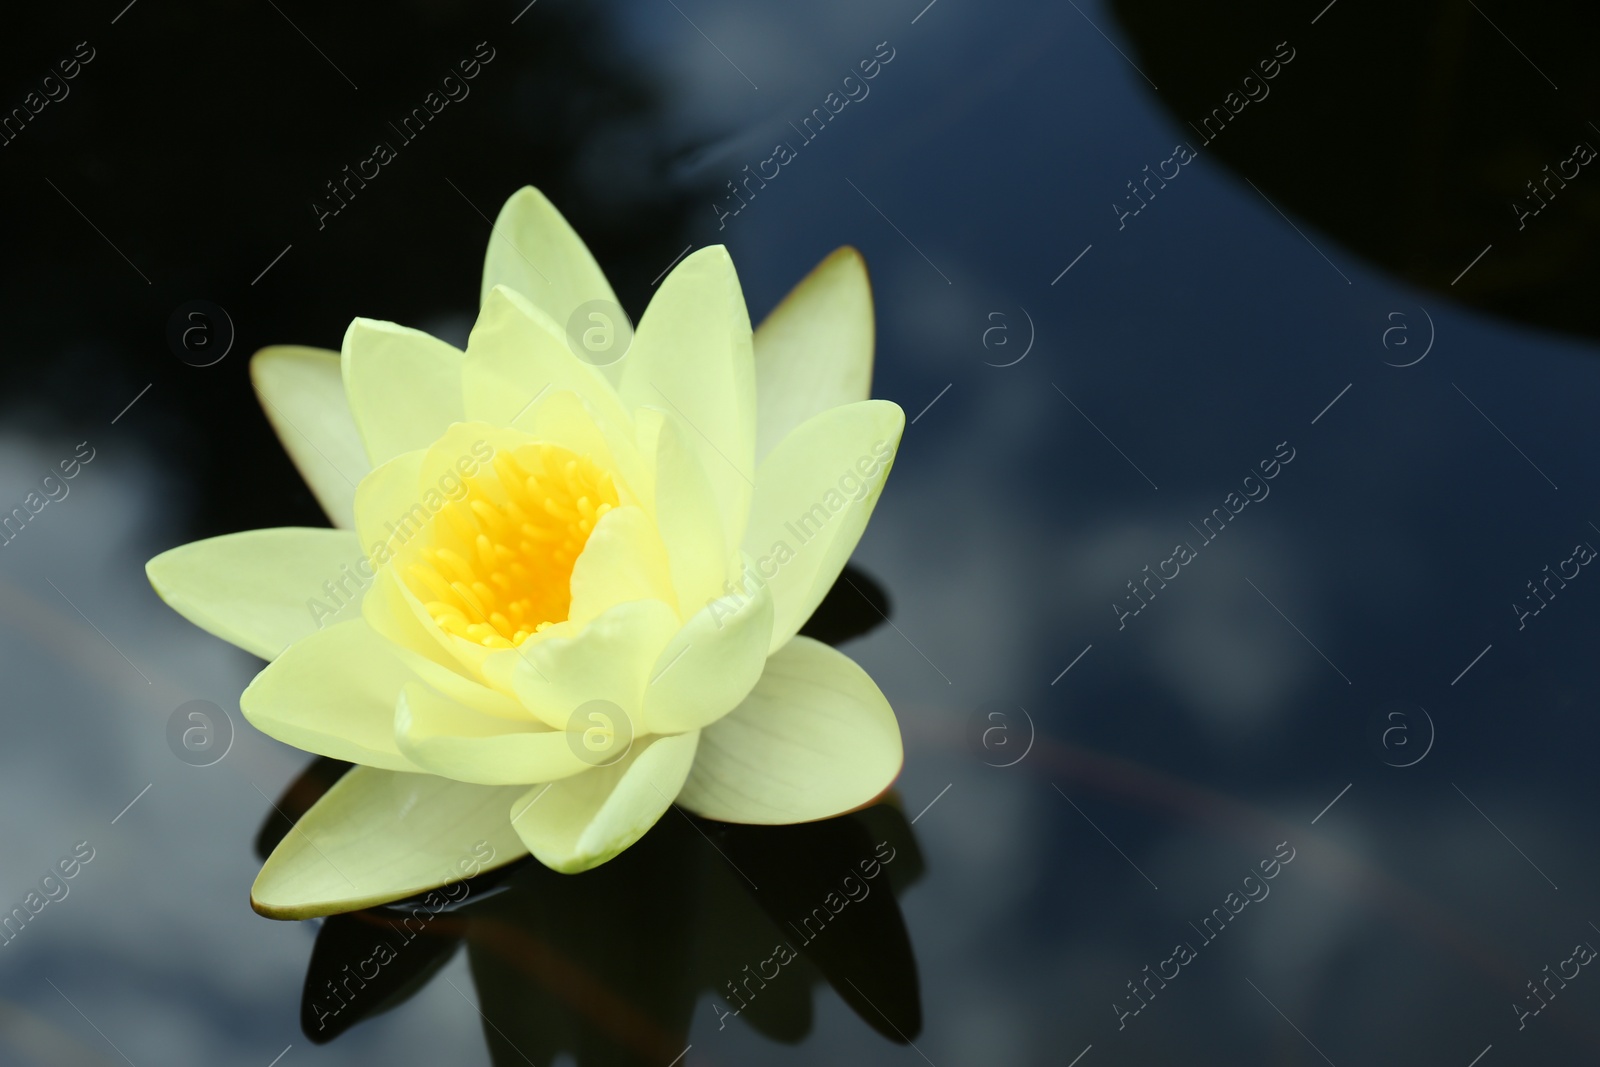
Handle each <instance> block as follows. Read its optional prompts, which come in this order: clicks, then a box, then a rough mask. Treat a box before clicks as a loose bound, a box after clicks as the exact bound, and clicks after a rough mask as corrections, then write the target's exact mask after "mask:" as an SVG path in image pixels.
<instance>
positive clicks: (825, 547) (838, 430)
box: [745, 400, 905, 648]
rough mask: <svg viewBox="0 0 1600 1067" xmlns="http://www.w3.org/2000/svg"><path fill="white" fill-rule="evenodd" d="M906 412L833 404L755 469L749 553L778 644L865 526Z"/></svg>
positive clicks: (879, 404)
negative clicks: (766, 592) (767, 591)
mask: <svg viewBox="0 0 1600 1067" xmlns="http://www.w3.org/2000/svg"><path fill="white" fill-rule="evenodd" d="M904 426H905V413H904V412H902V411H901V410H900V408H899V406H898V405H896V404H893V403H890V402H889V401H887V400H864V401H861V402H859V403H855V404H846V405H844V406H843V407H836V408H830V409H828V410H827V411H824V412H822V413H821V414H820V415H815V416H813V417H812V418H810V419H808V420H807V421H806V422H805V423H804V424H802V425H801V426H800V427H799V428H798V429H796V430H795V431H794V432H793V433H792V434H790V435H789V436H788V437H786V438H784V439H783V441H782V442H781V443H780V444H779V445H778V447H777V448H775V449H773V450H772V454H771V455H769V456H768V457H767V458H766V461H765V462H763V463H762V464H761V470H760V472H759V473H758V474H757V475H756V494H755V500H754V503H753V504H752V506H751V514H750V529H749V532H748V534H747V535H746V538H745V552H746V553H747V555H748V556H749V557H750V558H752V559H753V560H754V561H755V570H756V574H757V575H758V576H759V577H760V578H762V579H764V580H766V581H767V582H768V583H769V584H770V586H771V588H772V597H773V602H774V604H775V606H776V609H777V614H776V617H775V619H774V621H773V627H772V647H773V648H778V647H780V646H781V645H782V644H783V643H784V642H785V641H787V640H788V639H789V638H790V637H792V636H793V635H794V634H795V633H796V632H797V631H799V629H800V627H801V626H803V625H804V624H805V621H806V620H807V619H809V618H810V617H811V613H812V612H813V611H815V610H816V607H817V605H818V604H820V603H821V602H822V598H823V597H824V596H825V595H827V592H828V590H829V589H831V588H832V587H833V583H834V581H835V580H836V579H837V578H838V577H839V572H840V571H842V570H843V569H844V565H845V563H847V562H848V561H849V559H850V553H851V552H853V551H855V547H856V542H857V541H859V540H860V539H861V533H862V531H863V530H865V529H866V526H867V520H868V519H869V518H871V516H872V509H873V508H874V507H876V506H877V503H878V496H879V494H880V493H881V492H882V491H883V484H884V481H885V479H887V478H888V475H889V467H890V466H891V465H892V464H893V462H894V455H895V450H896V448H898V446H899V444H900V432H901V430H902V429H903V428H904Z"/></svg>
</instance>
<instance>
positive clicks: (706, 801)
mask: <svg viewBox="0 0 1600 1067" xmlns="http://www.w3.org/2000/svg"><path fill="white" fill-rule="evenodd" d="M903 758H904V754H903V751H902V749H901V743H900V727H899V724H898V723H897V722H896V721H895V717H894V712H893V711H892V710H891V709H890V707H889V702H888V701H887V700H885V699H884V696H883V694H882V693H881V692H879V690H878V687H877V685H876V683H874V682H873V680H872V679H871V678H870V677H869V676H868V675H867V672H866V671H863V670H862V669H861V668H860V667H859V666H857V665H856V664H855V663H854V662H853V661H852V660H851V659H850V658H849V657H848V656H846V655H844V653H842V652H839V651H837V650H835V649H833V648H830V647H829V646H827V645H824V644H822V643H821V642H820V641H813V640H811V639H810V638H809V637H796V638H795V639H794V640H792V641H790V642H789V643H788V644H786V645H784V646H783V648H781V649H779V650H778V651H777V652H775V653H773V655H772V657H771V658H770V659H768V660H767V668H766V671H765V673H763V674H762V676H761V680H760V681H759V682H757V683H756V687H755V689H753V690H752V691H751V692H750V695H749V696H748V697H746V698H745V700H744V703H742V704H741V705H739V707H738V708H737V709H735V710H734V711H733V712H732V713H731V714H729V715H726V716H724V717H723V718H722V719H719V720H718V721H717V722H716V723H714V724H713V725H711V726H709V727H707V728H706V729H704V730H702V731H700V749H699V752H698V753H697V754H696V756H695V762H694V770H693V771H691V772H690V775H689V780H688V781H687V782H686V783H685V785H684V787H683V792H682V794H681V795H680V796H679V798H678V799H679V802H680V803H681V804H682V805H683V806H684V807H686V808H688V809H689V810H690V811H693V812H696V813H698V814H700V815H703V816H705V817H706V818H708V819H720V820H722V821H723V822H739V823H761V824H767V825H772V824H783V823H795V822H809V821H811V820H814V819H825V818H828V817H830V816H834V815H839V814H841V813H843V812H847V811H852V810H854V809H856V808H859V807H862V806H863V805H865V804H867V803H868V802H870V801H871V800H873V799H874V798H875V797H877V796H879V795H880V794H881V793H883V792H884V790H886V789H888V788H889V786H890V785H891V784H892V783H893V782H894V780H895V778H896V777H897V776H898V775H899V773H900V766H901V763H902V761H903Z"/></svg>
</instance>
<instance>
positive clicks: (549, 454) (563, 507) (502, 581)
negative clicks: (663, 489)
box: [405, 445, 619, 648]
mask: <svg viewBox="0 0 1600 1067" xmlns="http://www.w3.org/2000/svg"><path fill="white" fill-rule="evenodd" d="M618 503H619V498H618V494H617V486H616V482H615V481H614V480H613V478H612V476H611V473H610V472H609V471H605V470H602V469H600V468H599V467H597V466H596V465H595V464H594V463H593V462H592V461H591V460H589V459H587V458H584V457H582V456H578V455H575V454H574V453H572V452H570V451H568V450H567V449H565V448H561V447H559V446H556V445H538V446H536V447H533V448H524V449H521V450H519V452H518V453H517V454H515V455H513V454H511V453H508V452H503V451H502V452H497V453H496V455H495V458H494V461H493V463H492V464H490V465H489V467H487V468H485V469H483V470H482V471H481V473H480V474H479V475H478V476H476V477H474V478H472V479H469V480H468V485H467V492H466V493H465V494H463V495H462V496H461V499H459V500H450V501H448V502H447V503H446V504H445V506H444V507H443V508H441V509H440V510H439V511H438V512H437V513H436V514H435V515H434V517H433V519H432V520H431V521H430V522H429V524H428V535H429V536H428V540H427V541H426V542H424V543H425V544H426V545H427V547H426V548H424V549H423V550H422V551H421V552H419V553H418V554H417V556H416V559H415V562H413V563H412V564H411V565H410V566H409V567H407V568H406V570H405V574H406V584H407V585H408V586H410V588H411V590H412V591H413V592H414V593H416V594H417V596H418V598H419V599H421V600H422V601H423V602H424V604H425V605H426V608H427V611H428V614H429V615H430V616H432V618H433V620H434V621H435V622H436V623H438V625H439V627H440V628H441V629H442V630H444V631H445V632H446V633H450V634H454V635H456V636H458V637H462V638H464V639H466V640H468V641H471V642H473V643H474V644H478V645H482V646H484V647H486V648H512V647H514V646H516V645H519V644H521V643H522V642H523V641H525V640H527V639H528V638H529V637H531V636H533V635H534V634H536V633H539V632H541V631H543V630H544V629H545V628H546V627H548V626H551V625H553V624H555V623H558V622H563V621H565V620H566V618H567V612H568V610H569V608H570V606H571V596H572V593H571V586H572V567H573V564H574V563H575V562H576V560H577V558H578V555H579V554H580V553H581V552H582V551H583V547H584V545H585V544H586V543H587V542H588V540H589V535H590V534H591V533H592V532H593V531H594V527H595V524H596V523H598V522H599V521H600V519H601V518H603V517H604V516H605V515H606V513H607V512H609V511H611V510H612V509H613V508H615V507H617V506H618Z"/></svg>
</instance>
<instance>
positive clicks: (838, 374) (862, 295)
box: [755, 246, 873, 463]
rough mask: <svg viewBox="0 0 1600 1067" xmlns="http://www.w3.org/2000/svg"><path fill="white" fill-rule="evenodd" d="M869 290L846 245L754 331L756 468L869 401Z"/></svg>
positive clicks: (860, 264) (862, 270) (857, 259)
mask: <svg viewBox="0 0 1600 1067" xmlns="http://www.w3.org/2000/svg"><path fill="white" fill-rule="evenodd" d="M872 339H873V317H872V285H871V283H870V282H869V281H868V280H867V265H866V263H864V262H863V261H862V259H861V253H860V252H857V251H856V250H855V249H854V248H850V247H849V246H846V247H844V248H840V249H837V250H836V251H834V252H833V253H832V254H831V255H829V256H828V258H827V259H824V260H823V261H822V262H821V263H818V264H817V265H816V267H814V268H813V269H812V271H811V273H810V274H808V275H806V276H805V277H804V278H803V279H801V281H800V284H799V285H797V286H795V287H794V288H793V289H792V290H790V292H789V295H788V296H786V297H784V298H783V302H782V303H780V304H779V305H778V306H777V307H775V308H773V310H772V314H770V315H768V316H767V317H766V319H765V320H764V321H763V322H762V323H761V325H760V326H759V327H757V328H756V333H755V364H756V412H757V414H756V462H757V463H760V462H761V460H762V459H764V458H765V457H766V455H767V453H768V452H771V451H772V450H773V448H774V447H776V446H777V444H778V442H779V441H782V440H783V439H784V438H785V437H787V436H789V434H790V432H791V431H793V430H794V428H795V427H797V426H799V425H800V424H801V423H802V422H805V421H806V420H807V419H809V418H811V417H812V416H813V415H816V414H818V413H820V412H823V411H827V410H828V409H829V408H832V407H838V406H839V405H841V404H853V403H855V402H856V401H858V400H865V399H867V397H869V396H870V395H872Z"/></svg>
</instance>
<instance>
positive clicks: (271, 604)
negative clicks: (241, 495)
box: [144, 527, 365, 660]
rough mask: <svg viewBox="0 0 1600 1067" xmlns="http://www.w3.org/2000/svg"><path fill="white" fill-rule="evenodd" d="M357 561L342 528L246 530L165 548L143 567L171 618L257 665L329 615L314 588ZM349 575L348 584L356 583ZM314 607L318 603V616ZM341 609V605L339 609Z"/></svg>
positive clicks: (339, 580) (352, 540)
mask: <svg viewBox="0 0 1600 1067" xmlns="http://www.w3.org/2000/svg"><path fill="white" fill-rule="evenodd" d="M364 558H365V557H364V556H363V555H362V552H361V547H360V545H359V544H357V542H356V535H355V534H353V533H350V532H349V531H347V530H317V529H308V528H304V527H285V528H282V529H276V530H248V531H246V532H244V533H236V534H225V535H223V536H222V537H211V538H207V539H206V540H204V541H195V542H192V543H190V544H187V545H180V546H179V547H177V548H173V549H169V550H167V551H166V552H163V553H161V555H159V556H157V557H156V558H155V559H153V560H151V561H150V562H149V563H146V564H145V565H144V571H145V574H146V575H148V576H149V578H150V584H151V585H152V586H154V587H155V591H156V592H157V593H158V594H160V596H161V599H162V600H164V601H166V602H167V605H168V606H169V607H171V608H172V609H173V610H174V611H176V612H177V613H178V614H179V615H182V616H183V617H184V618H186V619H188V620H189V621H190V622H192V623H194V624H195V625H196V626H198V627H200V628H201V629H202V630H205V631H206V632H208V633H212V634H215V635H216V636H218V637H220V638H222V639H223V640H224V641H227V642H229V643H231V644H235V645H238V646H239V647H240V648H242V649H244V650H245V651H246V652H253V653H255V654H256V655H258V656H260V657H261V658H262V659H269V660H270V659H275V658H276V657H277V656H278V654H279V653H281V652H282V651H283V650H284V649H285V648H287V647H288V646H289V645H291V644H293V643H294V642H296V641H298V640H300V639H301V638H302V637H305V636H307V635H309V634H311V633H314V632H315V631H316V630H317V629H319V628H320V627H321V626H322V625H323V624H324V623H325V622H327V620H328V618H330V617H331V612H330V611H329V610H328V605H327V604H326V603H323V597H324V595H325V594H324V591H323V588H322V583H324V582H328V581H332V582H334V583H336V584H343V585H344V587H345V589H346V591H347V592H348V590H349V589H350V581H349V579H348V578H347V577H346V575H345V571H346V570H351V571H354V570H356V568H357V567H358V566H359V565H360V564H361V562H362V561H363V559H364ZM361 580H362V579H361V577H360V575H359V572H357V578H356V581H358V582H359V581H361ZM314 603H323V609H324V610H323V611H321V612H319V611H317V610H315V608H314ZM341 606H342V605H341Z"/></svg>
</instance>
